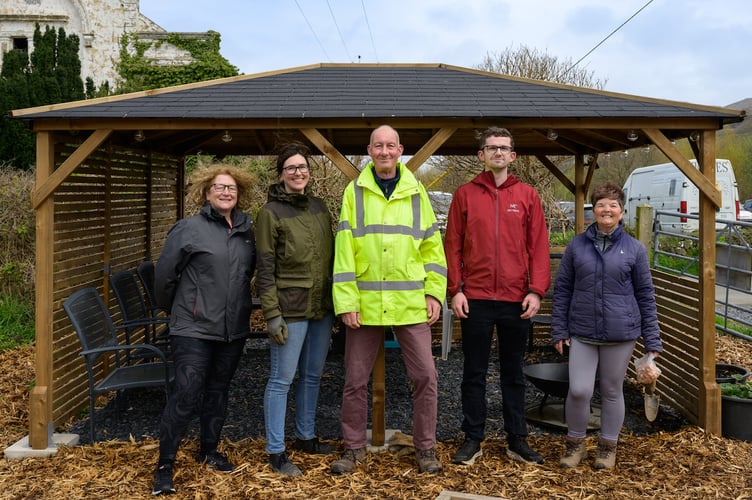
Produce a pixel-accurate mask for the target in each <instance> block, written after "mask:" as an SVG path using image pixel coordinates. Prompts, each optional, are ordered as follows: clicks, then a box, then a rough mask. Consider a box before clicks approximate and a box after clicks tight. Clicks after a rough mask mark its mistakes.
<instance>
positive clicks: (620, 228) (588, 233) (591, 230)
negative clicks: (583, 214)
mask: <svg viewBox="0 0 752 500" xmlns="http://www.w3.org/2000/svg"><path fill="white" fill-rule="evenodd" d="M597 231H598V223H597V222H593V223H592V224H590V225H589V226H588V227H587V229H585V237H586V238H587V239H589V240H590V241H595V234H596V232H597ZM623 232H624V221H619V224H618V225H617V226H616V229H614V232H613V233H611V241H617V240H618V239H619V238H620V237H621V235H622V233H623Z"/></svg>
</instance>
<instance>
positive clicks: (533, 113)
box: [13, 64, 744, 155]
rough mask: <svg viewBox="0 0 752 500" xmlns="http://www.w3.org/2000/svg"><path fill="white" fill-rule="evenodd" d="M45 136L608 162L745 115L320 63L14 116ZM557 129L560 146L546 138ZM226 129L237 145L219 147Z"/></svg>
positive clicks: (246, 148)
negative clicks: (505, 140)
mask: <svg viewBox="0 0 752 500" xmlns="http://www.w3.org/2000/svg"><path fill="white" fill-rule="evenodd" d="M13 116H14V117H18V118H21V119H27V120H32V121H34V122H35V123H34V125H35V127H39V128H45V129H47V130H63V131H68V130H75V129H78V130H94V129H108V130H109V129H112V130H114V131H115V132H114V133H113V134H112V135H111V136H110V140H111V141H113V142H114V143H118V144H123V145H131V146H135V144H133V140H132V139H133V135H134V133H133V132H134V130H137V129H138V130H145V131H146V132H147V133H146V137H147V140H146V142H145V143H144V144H142V147H143V146H146V147H148V148H150V149H151V150H154V151H163V152H166V153H172V154H188V153H195V152H198V151H201V152H204V153H207V154H215V155H224V154H251V155H252V154H268V152H269V151H270V150H271V149H272V148H273V147H274V145H275V144H276V143H278V142H279V141H280V140H292V139H295V140H302V141H304V142H307V143H308V144H309V145H311V142H310V138H311V137H310V135H308V136H306V134H304V133H303V132H304V129H307V128H308V129H316V130H318V131H320V132H321V133H322V134H325V135H326V140H328V141H329V142H330V143H331V144H332V145H334V147H336V148H337V150H338V151H339V152H341V153H342V154H363V153H364V151H365V144H367V141H368V133H369V130H370V129H372V128H373V127H374V126H377V125H381V124H383V123H388V124H391V125H393V126H395V127H396V128H397V129H398V131H399V132H400V137H401V139H402V142H403V144H404V145H405V152H406V154H414V152H415V151H417V150H418V149H420V148H421V147H423V145H425V144H426V142H427V141H428V140H429V139H431V137H432V136H433V134H434V133H435V132H436V131H437V130H439V129H442V128H448V129H457V130H456V131H455V132H454V133H452V134H450V136H449V137H448V138H445V140H444V142H442V143H441V144H440V145H439V146H438V149H437V150H436V151H435V154H468V152H469V154H472V152H473V147H474V143H475V130H477V129H479V128H485V127H487V126H489V125H498V126H503V127H507V128H509V129H511V130H512V132H513V134H514V136H515V143H516V146H517V151H518V152H519V153H520V154H567V155H568V154H572V153H573V152H575V151H577V152H604V151H616V150H619V149H625V148H630V147H636V146H640V145H643V144H647V143H648V139H647V137H646V134H644V133H643V134H640V138H639V140H638V141H637V142H629V141H626V139H625V137H626V135H627V132H629V131H630V130H632V129H647V128H650V129H660V130H661V131H662V132H663V133H664V134H665V136H666V137H668V138H669V139H671V140H674V139H677V138H686V137H687V136H688V135H689V134H690V133H691V132H692V131H693V130H709V129H710V130H717V129H720V128H722V127H723V125H725V124H727V123H734V122H739V121H741V120H742V119H743V117H744V112H741V111H734V110H730V109H725V108H717V107H712V106H701V105H696V104H689V103H680V102H673V101H666V100H658V99H650V98H646V97H637V96H630V95H625V94H616V93H611V92H603V91H598V90H593V89H586V88H580V87H572V86H567V85H559V84H552V83H546V82H542V81H537V80H528V79H523V78H515V77H509V76H506V75H499V74H497V73H488V72H483V71H477V70H472V69H467V68H459V67H454V66H446V65H440V64H412V65H408V64H396V65H380V64H376V65H369V64H363V65H361V64H320V65H313V66H307V67H301V68H291V69H287V70H282V71H275V72H269V73H262V74H257V75H244V76H238V77H233V78H226V79H221V80H213V81H209V82H201V83H194V84H189V85H183V86H179V87H171V88H165V89H158V90H151V91H144V92H137V93H133V94H126V95H121V96H110V97H106V98H101V99H93V100H90V101H80V102H74V103H63V104H56V105H52V106H46V107H39V108H31V109H26V110H19V111H15V112H13ZM549 128H554V129H556V131H557V133H558V136H559V139H558V140H557V141H549V140H547V139H546V135H547V134H546V130H547V129H549ZM224 130H229V131H230V132H231V135H232V137H233V140H232V141H231V142H224V141H222V140H221V136H222V134H223V131H224Z"/></svg>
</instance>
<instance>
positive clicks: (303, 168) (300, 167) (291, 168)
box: [282, 165, 308, 174]
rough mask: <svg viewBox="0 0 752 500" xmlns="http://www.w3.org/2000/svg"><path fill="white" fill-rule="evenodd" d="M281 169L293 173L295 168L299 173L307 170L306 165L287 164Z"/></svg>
mask: <svg viewBox="0 0 752 500" xmlns="http://www.w3.org/2000/svg"><path fill="white" fill-rule="evenodd" d="M282 170H284V171H285V172H287V173H288V174H294V173H295V171H296V170H299V171H300V173H301V174H305V173H306V172H308V165H288V166H286V167H282Z"/></svg>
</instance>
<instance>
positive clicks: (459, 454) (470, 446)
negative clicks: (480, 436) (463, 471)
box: [452, 438, 483, 465]
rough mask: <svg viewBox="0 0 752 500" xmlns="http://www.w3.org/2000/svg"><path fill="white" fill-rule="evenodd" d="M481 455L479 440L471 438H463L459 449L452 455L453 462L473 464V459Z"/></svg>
mask: <svg viewBox="0 0 752 500" xmlns="http://www.w3.org/2000/svg"><path fill="white" fill-rule="evenodd" d="M481 455H483V451H482V450H481V449H480V441H477V440H475V439H471V438H465V442H464V443H462V446H460V449H459V450H457V451H456V452H455V453H454V455H452V463H453V464H461V465H473V464H474V463H475V459H476V458H478V457H480V456H481Z"/></svg>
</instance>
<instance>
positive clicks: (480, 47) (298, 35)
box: [141, 0, 752, 106]
mask: <svg viewBox="0 0 752 500" xmlns="http://www.w3.org/2000/svg"><path fill="white" fill-rule="evenodd" d="M643 7H644V9H643ZM640 9H642V10H641V11H640ZM638 11H640V12H639V13H637V12H638ZM141 12H142V13H143V14H144V15H145V16H147V17H148V18H149V19H151V20H152V21H154V22H155V23H157V24H158V25H160V26H161V27H163V28H164V29H166V30H168V31H179V32H202V31H208V30H214V31H218V32H219V33H221V34H222V45H221V47H220V51H221V53H222V55H223V56H224V57H225V58H227V59H228V60H229V61H230V63H232V64H234V65H235V66H237V67H238V68H239V69H240V72H241V73H244V74H252V73H260V72H264V71H273V70H278V69H284V68H290V67H295V66H303V65H308V64H317V63H327V62H336V63H348V62H364V63H375V62H378V63H446V64H451V65H456V66H462V67H467V68H473V67H476V66H477V65H479V64H481V63H482V62H483V59H484V57H485V55H486V54H493V53H499V52H501V51H503V50H504V49H506V48H508V47H515V48H516V47H518V46H520V45H524V46H527V47H528V48H531V49H538V50H539V51H542V52H546V53H548V54H549V55H552V56H555V57H557V58H558V60H559V61H561V62H564V61H567V60H568V61H570V62H572V63H574V62H576V61H578V60H579V59H580V58H582V57H583V56H585V55H586V54H587V53H588V52H589V51H591V50H592V49H593V48H595V47H596V46H597V45H598V44H599V43H601V42H602V43H601V45H600V46H598V47H597V48H595V50H594V51H593V52H592V53H591V54H590V55H588V56H587V57H586V58H585V59H584V60H583V61H582V62H580V63H579V65H578V66H579V67H584V68H585V69H586V70H588V71H592V72H593V76H594V78H595V79H599V80H605V81H606V86H605V90H609V91H613V92H623V93H626V94H633V95H639V96H645V97H655V98H661V99H671V100H677V101H685V102H691V103H695V104H708V105H715V106H726V105H728V104H731V103H734V102H737V101H740V100H742V99H745V98H748V97H752V1H750V0H715V1H701V0H652V1H650V0H619V1H611V0H464V1H459V0H378V1H376V0H242V1H240V0H210V1H208V2H207V1H205V0H203V1H198V0H141ZM635 13H637V14H636V15H635ZM633 15H635V16H634V17H633V18H632V19H631V20H629V22H627V23H626V24H625V25H624V26H622V27H621V28H619V26H620V25H622V24H623V23H624V22H625V21H627V20H628V19H629V18H630V17H632V16H633ZM617 28H619V29H618V31H616V33H614V34H613V35H612V36H611V37H610V38H608V39H606V38H607V37H608V36H609V34H610V33H611V32H612V31H614V30H616V29H617ZM604 39H606V40H605V41H604Z"/></svg>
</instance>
